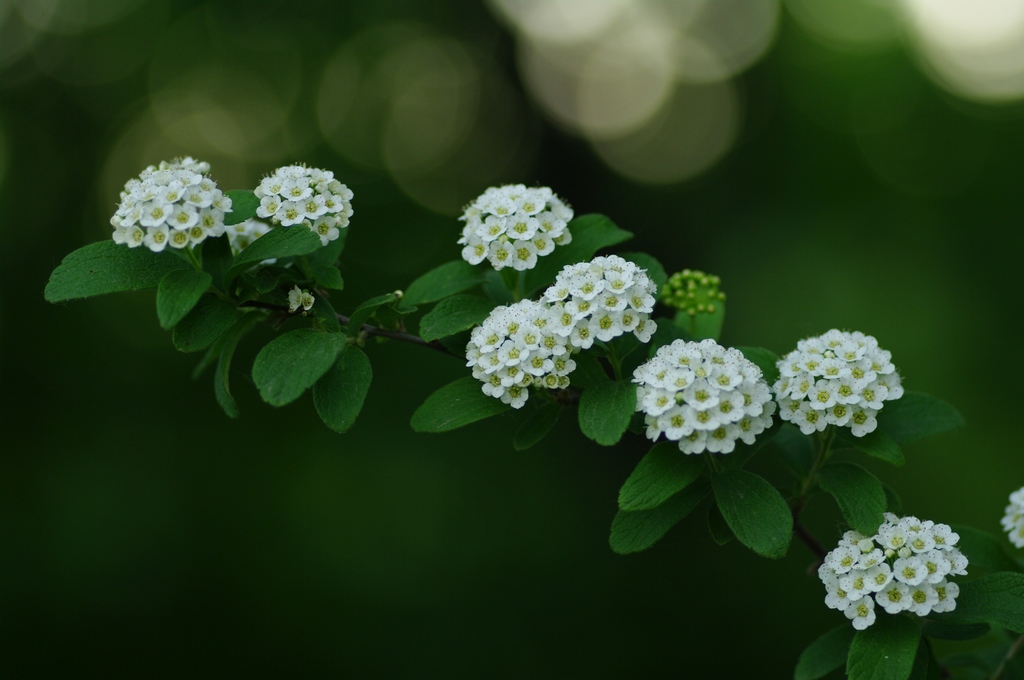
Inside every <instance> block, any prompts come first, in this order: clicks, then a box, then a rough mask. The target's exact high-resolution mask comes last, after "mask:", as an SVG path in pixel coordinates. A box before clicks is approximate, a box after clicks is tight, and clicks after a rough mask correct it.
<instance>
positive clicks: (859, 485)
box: [818, 463, 888, 536]
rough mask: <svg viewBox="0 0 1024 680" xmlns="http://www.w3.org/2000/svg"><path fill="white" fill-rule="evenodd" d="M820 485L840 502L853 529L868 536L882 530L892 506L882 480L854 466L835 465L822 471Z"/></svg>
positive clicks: (845, 517) (841, 510)
mask: <svg viewBox="0 0 1024 680" xmlns="http://www.w3.org/2000/svg"><path fill="white" fill-rule="evenodd" d="M818 483H819V484H820V486H821V488H822V490H823V491H825V493H827V494H829V495H831V496H832V497H833V498H835V499H836V503H838V504H839V511H840V512H842V513H843V519H845V520H846V523H847V524H849V525H850V526H851V527H852V528H854V529H856V530H857V531H859V532H860V533H862V534H864V535H865V536H873V535H874V534H875V533H876V532H877V531H878V527H879V526H880V525H881V524H882V521H883V519H884V518H883V517H882V515H883V513H884V512H885V510H886V506H887V505H888V503H887V502H886V497H885V487H883V486H882V483H881V482H880V481H878V478H876V477H875V476H874V475H873V474H871V473H870V472H868V471H867V470H865V469H864V468H862V467H861V466H859V465H854V464H853V463H832V464H830V465H826V466H825V467H823V468H822V469H821V470H819V471H818Z"/></svg>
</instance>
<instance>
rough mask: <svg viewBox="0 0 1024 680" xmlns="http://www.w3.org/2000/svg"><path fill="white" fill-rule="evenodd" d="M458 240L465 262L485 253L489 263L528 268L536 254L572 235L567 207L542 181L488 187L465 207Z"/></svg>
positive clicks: (475, 261) (478, 259)
mask: <svg viewBox="0 0 1024 680" xmlns="http://www.w3.org/2000/svg"><path fill="white" fill-rule="evenodd" d="M459 219H460V220H462V221H464V222H465V223H466V226H464V227H463V228H462V237H461V238H459V240H458V243H459V245H462V246H464V248H463V249H462V258H463V259H464V260H466V261H467V262H469V263H470V264H480V263H481V262H483V261H484V260H485V259H486V260H488V261H489V262H490V263H491V266H493V267H494V268H495V269H504V268H505V267H512V268H513V269H515V270H517V271H524V270H526V269H533V268H534V266H536V264H537V258H539V257H544V256H545V255H547V254H549V253H551V252H552V251H553V250H554V249H555V246H564V245H565V244H567V243H569V242H570V241H571V240H572V234H570V233H569V229H568V228H567V225H568V223H569V220H571V219H572V208H570V207H569V206H567V205H566V204H565V203H563V202H562V200H561V199H560V198H558V196H556V195H555V194H554V192H553V191H551V189H549V188H548V187H529V188H528V187H526V186H525V185H523V184H506V185H505V186H501V187H491V188H490V189H488V190H487V191H485V192H484V193H483V194H482V195H481V196H479V197H478V198H477V199H476V200H475V201H473V202H472V203H470V204H469V206H467V207H466V211H465V213H464V214H463V215H462V217H461V218H459Z"/></svg>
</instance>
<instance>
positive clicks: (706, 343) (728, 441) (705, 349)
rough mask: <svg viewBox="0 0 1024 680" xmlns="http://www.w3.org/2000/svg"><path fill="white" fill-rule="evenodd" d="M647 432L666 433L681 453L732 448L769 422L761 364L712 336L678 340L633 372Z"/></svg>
mask: <svg viewBox="0 0 1024 680" xmlns="http://www.w3.org/2000/svg"><path fill="white" fill-rule="evenodd" d="M633 382H635V383H638V384H639V385H638V387H637V388H636V410H637V411H643V412H644V414H645V418H644V419H645V421H646V422H647V437H648V438H649V439H651V440H652V441H654V440H657V439H658V437H659V436H661V435H662V434H664V435H665V436H666V437H668V439H670V440H671V441H677V442H679V450H680V451H682V452H683V453H703V452H704V451H710V452H712V453H731V452H732V451H733V449H735V448H736V440H737V439H741V440H743V441H744V442H746V443H747V444H753V443H754V438H755V437H756V436H757V435H759V434H761V433H762V432H764V431H765V429H767V428H769V427H771V425H772V414H773V413H775V402H774V401H772V394H771V390H769V389H768V383H766V382H765V380H764V377H763V376H762V374H761V369H760V368H758V367H757V365H755V364H754V363H753V362H751V361H750V360H748V359H747V358H746V357H744V356H743V354H742V353H741V352H740V351H739V350H736V349H726V348H725V347H722V346H721V345H719V344H718V343H717V342H715V341H714V340H702V341H701V342H686V341H684V340H676V341H675V342H673V343H672V344H671V345H665V346H664V347H661V348H660V349H659V350H658V352H657V354H655V355H654V356H653V357H652V358H651V359H650V360H649V361H647V362H646V363H643V364H641V365H640V366H639V367H638V368H637V369H636V370H635V371H634V372H633Z"/></svg>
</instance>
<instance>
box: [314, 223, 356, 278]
mask: <svg viewBox="0 0 1024 680" xmlns="http://www.w3.org/2000/svg"><path fill="white" fill-rule="evenodd" d="M347 238H348V229H340V230H339V231H338V238H336V239H334V240H333V241H328V242H327V245H325V246H321V247H320V248H318V249H317V250H315V251H313V252H312V253H311V254H309V255H307V256H306V258H307V261H308V262H309V266H310V268H312V269H313V270H314V271H315V270H316V269H318V268H320V267H330V266H331V265H333V264H334V263H335V262H337V261H338V258H339V257H341V252H342V251H343V250H344V249H345V240H346V239H347Z"/></svg>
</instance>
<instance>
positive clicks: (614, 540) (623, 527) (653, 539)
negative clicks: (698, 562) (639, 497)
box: [608, 479, 710, 555]
mask: <svg viewBox="0 0 1024 680" xmlns="http://www.w3.org/2000/svg"><path fill="white" fill-rule="evenodd" d="M709 488H710V487H709V485H708V483H707V481H705V480H703V479H702V480H699V481H698V482H696V483H695V484H691V485H690V486H688V487H686V488H685V489H683V490H682V491H680V492H679V493H677V494H676V495H675V496H673V497H672V498H670V499H669V500H668V501H667V502H665V503H662V504H661V505H659V506H658V507H656V508H654V509H652V510H634V511H632V512H629V511H626V510H619V511H618V512H617V513H616V514H615V519H614V520H613V521H612V533H611V536H610V537H609V540H608V542H609V544H610V545H611V547H612V550H614V551H615V552H617V553H618V554H620V555H628V554H630V553H635V552H640V551H641V550H646V549H647V548H650V547H651V546H652V545H654V544H655V543H657V542H658V541H659V540H660V539H661V537H662V536H664V535H665V534H666V533H667V532H668V530H669V529H671V528H672V527H674V526H675V525H676V524H678V523H679V521H680V520H682V519H683V518H684V517H686V516H687V515H689V514H690V512H691V511H692V510H693V509H694V508H695V507H697V504H698V503H700V502H701V501H702V500H703V499H704V497H705V496H707V495H708V491H709Z"/></svg>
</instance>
